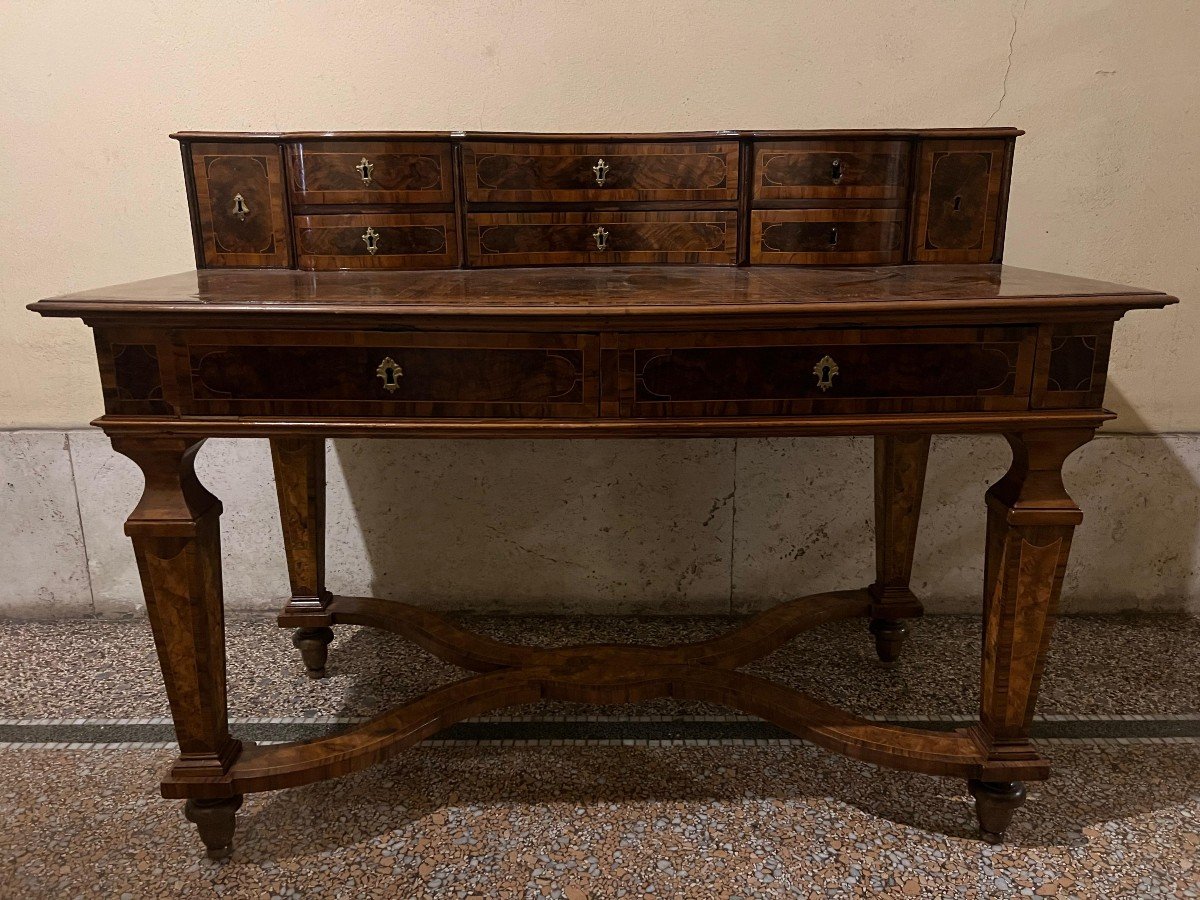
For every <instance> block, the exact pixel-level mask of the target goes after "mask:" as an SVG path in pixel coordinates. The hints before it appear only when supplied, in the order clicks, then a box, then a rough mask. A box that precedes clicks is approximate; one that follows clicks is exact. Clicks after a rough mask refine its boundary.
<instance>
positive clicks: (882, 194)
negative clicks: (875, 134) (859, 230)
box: [754, 141, 909, 206]
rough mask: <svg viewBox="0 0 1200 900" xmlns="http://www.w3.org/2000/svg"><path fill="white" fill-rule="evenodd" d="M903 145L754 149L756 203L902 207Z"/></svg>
mask: <svg viewBox="0 0 1200 900" xmlns="http://www.w3.org/2000/svg"><path fill="white" fill-rule="evenodd" d="M908 156H909V147H908V142H907V141H768V142H766V143H761V144H756V145H755V153H754V199H756V200H886V201H892V202H893V203H894V205H896V206H899V205H902V204H903V203H904V199H905V188H906V186H907V183H908Z"/></svg>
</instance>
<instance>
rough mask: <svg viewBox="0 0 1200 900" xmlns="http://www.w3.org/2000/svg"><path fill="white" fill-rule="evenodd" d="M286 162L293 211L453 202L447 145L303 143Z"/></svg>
mask: <svg viewBox="0 0 1200 900" xmlns="http://www.w3.org/2000/svg"><path fill="white" fill-rule="evenodd" d="M287 157H288V172H289V173H290V176H291V190H292V202H293V203H295V204H297V205H305V204H322V203H346V204H359V203H405V204H408V203H453V202H454V169H453V165H452V164H451V153H450V144H449V143H437V142H417V141H413V142H402V141H304V142H302V143H298V144H290V145H288V148H287Z"/></svg>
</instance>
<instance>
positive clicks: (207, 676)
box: [113, 437, 241, 796]
mask: <svg viewBox="0 0 1200 900" xmlns="http://www.w3.org/2000/svg"><path fill="white" fill-rule="evenodd" d="M203 443H204V441H203V439H200V440H194V439H182V440H181V439H178V438H164V437H146V438H114V439H113V449H115V450H116V451H117V452H119V453H122V454H124V455H125V456H128V457H129V458H130V459H132V460H133V461H134V462H135V463H137V465H138V467H139V468H140V469H141V470H142V475H143V476H144V478H145V489H144V490H143V492H142V496H141V499H140V500H139V501H138V504H137V507H136V508H135V509H134V510H133V512H132V513H131V514H130V516H129V518H128V519H127V520H126V522H125V533H126V534H127V535H129V537H131V538H132V539H133V550H134V555H135V556H136V558H137V564H138V572H139V574H140V575H141V581H142V591H143V592H144V594H145V598H146V612H147V615H148V616H149V619H150V627H151V629H152V630H153V632H154V646H155V649H156V650H157V651H158V661H159V665H160V667H161V668H162V675H163V681H164V682H165V683H166V687H167V699H168V700H169V702H170V705H171V716H172V719H173V720H174V723H175V735H176V739H177V740H178V742H179V758H178V759H177V760H176V762H175V764H174V766H173V767H172V769H171V774H170V778H171V779H172V780H174V781H178V782H180V783H183V784H191V783H197V782H203V781H205V780H206V779H212V778H220V777H224V775H225V774H226V773H228V772H229V770H230V766H231V765H232V764H233V761H234V760H235V759H236V758H237V755H238V753H239V752H240V751H241V744H240V743H239V742H238V741H236V740H234V739H233V738H232V737H230V734H229V718H228V711H227V704H226V692H225V631H224V629H225V624H224V606H223V602H222V594H221V537H220V529H219V525H218V520H219V519H220V516H221V504H220V502H219V501H218V500H217V498H216V497H214V496H213V495H212V494H210V493H209V492H208V491H207V490H206V489H205V488H204V486H203V485H201V484H200V481H199V479H197V477H196V470H195V458H196V453H197V451H199V449H200V447H201V445H202V444H203ZM224 796H228V794H225V795H224Z"/></svg>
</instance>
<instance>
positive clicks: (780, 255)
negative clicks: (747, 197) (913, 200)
mask: <svg viewBox="0 0 1200 900" xmlns="http://www.w3.org/2000/svg"><path fill="white" fill-rule="evenodd" d="M750 261H751V262H752V263H755V264H759V265H761V264H764V263H766V264H784V265H786V264H791V265H846V264H859V265H877V266H882V265H891V264H894V263H901V262H904V210H902V209H780V210H774V209H766V210H764V209H756V210H754V211H753V212H752V213H751V214H750Z"/></svg>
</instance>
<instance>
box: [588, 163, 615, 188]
mask: <svg viewBox="0 0 1200 900" xmlns="http://www.w3.org/2000/svg"><path fill="white" fill-rule="evenodd" d="M611 168H612V166H610V165H609V164H608V163H606V162H605V161H604V160H603V158H601V159H599V160H597V161H596V164H595V165H594V166H592V171H593V172H595V173H596V184H598V185H600V187H604V180H605V179H606V178H608V170H609V169H611Z"/></svg>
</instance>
